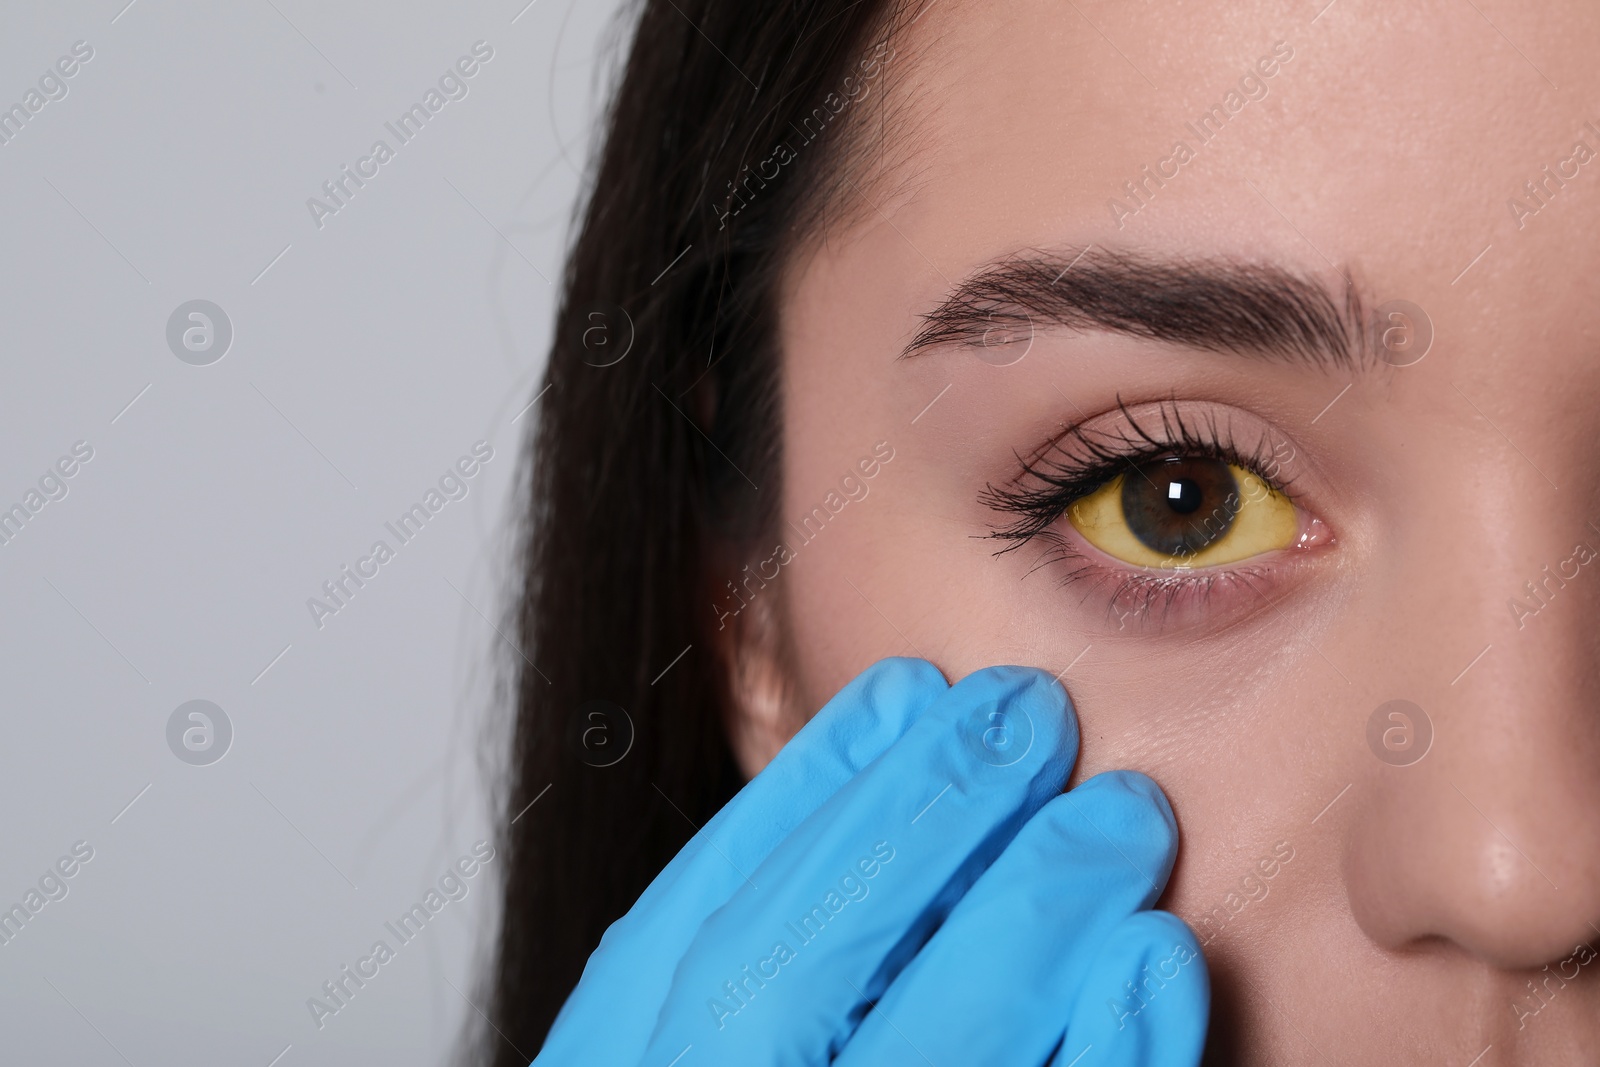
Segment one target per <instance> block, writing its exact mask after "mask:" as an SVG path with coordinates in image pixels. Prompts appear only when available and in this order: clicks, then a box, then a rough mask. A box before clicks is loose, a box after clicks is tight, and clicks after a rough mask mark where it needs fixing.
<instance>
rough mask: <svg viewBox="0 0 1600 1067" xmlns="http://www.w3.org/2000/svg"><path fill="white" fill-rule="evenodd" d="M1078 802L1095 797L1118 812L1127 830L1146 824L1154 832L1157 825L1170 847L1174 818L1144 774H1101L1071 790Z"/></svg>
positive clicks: (1174, 834)
mask: <svg viewBox="0 0 1600 1067" xmlns="http://www.w3.org/2000/svg"><path fill="white" fill-rule="evenodd" d="M1072 793H1073V795H1075V796H1078V797H1080V798H1082V799H1088V798H1095V799H1096V800H1097V801H1100V800H1101V798H1103V801H1104V802H1105V803H1107V804H1108V806H1110V807H1113V808H1114V809H1115V810H1117V811H1119V812H1120V813H1122V816H1123V818H1124V819H1126V820H1127V822H1128V824H1129V825H1130V827H1132V826H1136V825H1139V824H1149V828H1150V829H1152V830H1153V829H1156V823H1159V827H1160V829H1161V830H1162V831H1163V832H1164V834H1165V836H1167V837H1170V838H1171V839H1172V840H1173V842H1174V844H1175V843H1176V842H1177V837H1178V819H1177V816H1176V815H1174V814H1173V811H1172V804H1171V802H1169V801H1168V800H1167V795H1166V793H1165V792H1163V791H1162V789H1161V787H1160V786H1159V785H1157V784H1156V782H1155V779H1153V778H1151V777H1150V776H1149V775H1148V774H1144V773H1142V772H1140V771H1133V770H1114V771H1101V772H1100V773H1099V774H1097V775H1095V776H1094V777H1092V778H1089V779H1087V780H1086V781H1084V782H1082V783H1081V784H1079V785H1078V786H1077V787H1076V788H1075V789H1073V790H1072Z"/></svg>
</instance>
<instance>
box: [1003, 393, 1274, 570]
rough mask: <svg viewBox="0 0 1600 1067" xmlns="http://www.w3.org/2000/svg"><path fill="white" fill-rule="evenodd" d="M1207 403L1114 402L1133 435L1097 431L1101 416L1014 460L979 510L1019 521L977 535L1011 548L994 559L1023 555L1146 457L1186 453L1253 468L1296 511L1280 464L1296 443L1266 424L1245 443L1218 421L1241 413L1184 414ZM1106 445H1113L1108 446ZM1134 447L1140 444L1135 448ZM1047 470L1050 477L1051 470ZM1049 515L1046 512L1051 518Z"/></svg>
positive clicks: (1210, 410)
mask: <svg viewBox="0 0 1600 1067" xmlns="http://www.w3.org/2000/svg"><path fill="white" fill-rule="evenodd" d="M1206 403H1207V402H1206V401H1198V400H1180V399H1178V398H1176V397H1170V398H1167V399H1165V400H1161V401H1158V402H1155V403H1154V405H1145V404H1138V405H1134V406H1133V407H1132V408H1130V406H1129V405H1128V404H1126V403H1124V402H1123V400H1122V398H1121V397H1120V396H1119V397H1118V398H1117V408H1116V410H1117V411H1118V412H1120V413H1121V414H1122V416H1123V420H1124V423H1125V424H1126V426H1127V427H1131V428H1132V429H1131V431H1129V430H1127V429H1124V428H1122V427H1119V428H1118V430H1117V431H1115V432H1112V431H1106V430H1099V429H1096V428H1095V424H1096V423H1097V422H1099V421H1100V420H1101V419H1103V418H1104V417H1105V416H1106V415H1109V414H1111V412H1104V413H1102V414H1100V415H1093V416H1089V417H1087V418H1084V419H1080V420H1079V421H1077V422H1076V423H1073V424H1071V425H1069V426H1067V427H1066V428H1065V429H1063V430H1061V431H1060V432H1058V433H1056V434H1055V435H1054V436H1053V437H1052V438H1051V439H1050V440H1049V441H1047V442H1046V443H1045V444H1044V445H1042V446H1040V447H1039V448H1037V449H1035V450H1033V451H1032V452H1030V453H1028V455H1027V456H1026V457H1024V456H1023V455H1021V454H1018V455H1017V461H1018V463H1019V465H1020V467H1021V469H1020V470H1019V471H1018V472H1017V474H1016V475H1014V476H1013V477H1012V478H1011V479H1009V480H1008V481H1007V482H1005V483H1003V484H1002V485H1000V486H996V485H994V484H993V483H990V484H989V485H987V486H986V487H985V489H984V491H983V492H982V493H981V494H980V496H979V501H980V503H983V504H985V505H987V506H988V507H989V508H991V509H992V510H996V511H1001V512H1010V513H1011V514H1013V515H1015V516H1016V519H1015V520H1014V521H1013V522H1011V523H1010V524H1008V525H1006V526H1004V527H991V532H990V533H988V534H987V535H981V536H987V537H992V538H999V539H1003V540H1007V541H1009V542H1011V543H1010V544H1008V545H1006V546H1004V547H1003V548H1001V549H999V550H998V551H997V553H996V554H997V555H998V554H1002V553H1005V552H1010V551H1012V550H1014V549H1016V548H1020V547H1022V546H1023V545H1024V544H1027V543H1028V542H1029V541H1031V540H1033V539H1034V538H1035V537H1037V536H1039V535H1041V534H1043V533H1044V532H1045V531H1047V530H1048V529H1049V528H1050V526H1052V525H1053V524H1054V523H1055V522H1056V521H1057V520H1058V519H1059V518H1060V516H1061V515H1062V514H1065V511H1066V508H1067V507H1068V506H1070V504H1071V502H1072V501H1074V500H1077V499H1081V498H1082V497H1083V496H1085V495H1087V494H1088V493H1089V492H1092V491H1093V490H1094V489H1095V488H1098V487H1100V486H1103V485H1105V484H1106V483H1107V482H1109V481H1111V480H1112V479H1113V478H1115V477H1116V476H1117V475H1118V474H1121V473H1125V472H1126V470H1127V469H1129V468H1130V467H1132V466H1133V465H1134V464H1136V463H1138V462H1140V461H1141V460H1143V459H1145V458H1150V457H1154V456H1158V455H1162V454H1175V453H1182V452H1184V451H1185V449H1186V448H1187V449H1188V450H1189V451H1188V453H1187V454H1193V453H1194V451H1196V450H1198V451H1200V452H1209V453H1210V454H1214V455H1218V456H1219V457H1221V458H1225V459H1227V460H1228V461H1229V462H1235V463H1238V464H1240V465H1241V466H1245V467H1247V468H1249V469H1251V470H1252V471H1253V472H1254V473H1256V474H1257V475H1258V476H1260V477H1262V478H1263V480H1265V481H1266V482H1267V483H1268V484H1269V485H1270V486H1271V487H1272V488H1274V489H1276V490H1278V491H1279V492H1281V493H1283V495H1284V496H1286V497H1288V498H1289V500H1290V502H1291V503H1294V504H1295V505H1296V506H1297V507H1298V506H1301V505H1302V500H1303V494H1302V493H1301V492H1300V491H1299V490H1298V489H1296V488H1295V486H1294V483H1295V482H1296V481H1297V479H1298V473H1297V474H1295V475H1292V476H1289V477H1284V476H1283V475H1282V471H1281V467H1282V465H1283V464H1284V463H1287V462H1291V461H1293V460H1294V459H1296V458H1298V456H1299V449H1298V447H1297V446H1296V445H1295V444H1294V442H1292V441H1291V440H1289V438H1288V437H1287V436H1286V435H1284V434H1282V433H1281V431H1278V430H1276V428H1275V427H1273V426H1272V425H1271V424H1270V423H1268V422H1266V421H1265V420H1260V433H1259V434H1257V435H1255V437H1254V439H1253V443H1250V444H1244V443H1242V442H1241V440H1240V435H1239V434H1237V433H1235V431H1234V427H1233V425H1232V422H1231V421H1229V422H1219V421H1218V415H1219V414H1227V415H1229V416H1230V418H1231V416H1232V415H1233V414H1234V413H1241V414H1242V412H1239V409H1232V410H1230V411H1225V412H1219V411H1217V410H1216V409H1215V408H1205V407H1201V408H1200V409H1199V411H1197V412H1195V413H1194V414H1193V415H1189V414H1186V409H1188V408H1193V407H1195V406H1196V405H1204V404H1206ZM1225 407H1226V406H1225ZM1135 409H1137V410H1135ZM1152 410H1153V411H1154V412H1155V413H1156V414H1157V415H1158V416H1159V420H1160V432H1159V433H1153V432H1151V431H1149V430H1146V429H1145V427H1144V425H1143V424H1142V423H1141V422H1140V419H1141V417H1143V418H1145V419H1147V420H1148V418H1149V416H1150V414H1151V411H1152ZM1141 412H1142V414H1141ZM1186 419H1187V420H1188V421H1186ZM1196 426H1202V427H1203V431H1202V432H1201V433H1200V434H1199V435H1197V434H1196V433H1195V430H1194V427H1196ZM1108 441H1110V442H1115V443H1116V445H1107V444H1106V442H1108ZM1136 441H1137V442H1139V444H1137V445H1134V444H1133V442H1136ZM1068 442H1076V443H1077V444H1078V445H1079V446H1080V447H1081V448H1082V449H1084V450H1085V451H1086V452H1087V454H1088V455H1089V456H1090V457H1093V458H1092V459H1086V458H1084V456H1083V455H1081V454H1079V455H1075V454H1074V453H1073V452H1071V451H1069V450H1068V447H1067V444H1066V443H1068ZM1285 445H1287V446H1288V448H1289V450H1290V454H1289V455H1288V456H1287V457H1282V458H1278V457H1279V449H1280V447H1282V446H1285ZM1124 446H1125V447H1124ZM1053 457H1055V458H1053ZM1275 458H1278V462H1277V464H1275V466H1277V467H1279V468H1280V469H1278V470H1271V471H1269V470H1264V469H1262V468H1263V467H1266V466H1269V465H1274V464H1269V462H1268V461H1269V460H1273V459H1275ZM1052 466H1053V467H1054V471H1053V472H1052V470H1051V469H1050V468H1051V467H1052ZM1030 482H1031V483H1032V484H1031V485H1030V484H1029V483H1030ZM1073 483H1076V485H1074V484H1073ZM1074 490H1076V492H1075V494H1074V495H1073V496H1072V497H1071V499H1070V500H1064V499H1062V498H1063V495H1064V494H1066V493H1069V492H1074ZM1047 509H1048V511H1049V512H1050V514H1048V515H1047V514H1046V510H1047Z"/></svg>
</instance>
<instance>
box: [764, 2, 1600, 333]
mask: <svg viewBox="0 0 1600 1067" xmlns="http://www.w3.org/2000/svg"><path fill="white" fill-rule="evenodd" d="M919 2H923V0H919ZM1491 20H1493V21H1491ZM1597 43H1600V5H1592V4H1580V3H1556V4H1551V5H1531V4H1514V3H1501V4H1498V5H1484V4H1479V5H1477V7H1474V5H1473V4H1471V3H1466V2H1459V3H1435V2H1426V3H1421V4H1416V5H1405V6H1404V7H1403V8H1396V7H1394V6H1392V5H1384V6H1381V7H1380V5H1377V4H1375V3H1370V2H1367V0H1335V2H1334V3H1333V4H1331V5H1327V6H1324V0H1314V2H1312V3H1306V4H1293V5H1284V4H1270V5H1269V4H1264V3H1226V4H1224V3H1180V4H1160V5H1157V4H1148V3H1147V4H1126V3H1118V4H1112V3H1103V2H1091V0H1003V2H998V0H983V2H967V0H933V3H931V4H928V5H927V6H926V7H924V8H923V10H922V13H921V14H920V15H918V16H917V18H916V21H915V22H914V23H912V24H911V25H910V26H909V27H908V28H906V29H905V30H904V31H903V32H902V33H901V34H900V35H899V36H898V37H897V38H896V55H895V58H894V60H893V68H892V73H891V76H890V78H888V79H887V80H886V82H885V90H886V92H887V94H888V100H889V103H890V107H889V109H888V111H887V114H888V115H889V116H890V123H891V127H892V131H893V132H892V134H891V136H892V137H893V138H896V139H899V140H900V142H901V144H900V145H899V146H897V148H895V149H892V150H886V151H885V158H886V159H889V160H891V161H892V162H891V163H890V170H889V172H888V173H887V174H884V175H880V176H878V178H877V180H874V181H872V182H871V183H870V184H868V185H865V186H864V188H863V192H864V194H865V196H866V197H867V199H869V200H870V201H871V203H870V204H869V205H868V207H867V209H866V210H864V211H860V212H858V213H855V214H853V216H852V219H853V223H852V230H851V239H850V240H839V239H838V237H839V235H837V234H835V235H830V240H829V241H828V242H826V243H824V244H822V245H820V246H819V247H818V249H817V250H815V251H814V252H813V253H812V255H811V256H809V257H808V258H807V259H806V260H805V261H804V268H803V269H802V270H801V271H798V272H796V274H795V275H792V277H798V278H800V279H803V281H802V282H801V288H805V287H806V285H808V284H809V286H810V287H811V288H812V289H813V290H815V289H816V288H818V287H822V288H824V289H829V290H832V292H831V293H830V294H829V296H828V297H827V298H828V299H830V300H833V299H839V298H842V297H843V296H845V294H847V293H854V294H857V295H858V296H859V295H860V294H862V293H863V292H865V291H870V292H872V293H873V294H874V295H875V296H876V297H878V298H879V299H878V300H876V301H875V303H877V305H878V306H879V307H881V308H890V309H895V310H899V309H904V310H905V312H906V315H905V316H904V317H903V318H902V319H901V321H897V322H896V323H895V324H894V327H893V330H894V332H896V333H897V334H904V335H905V336H909V335H911V334H912V333H914V332H915V322H914V321H913V320H914V314H915V312H916V311H918V310H921V309H925V308H926V307H928V306H931V305H932V304H933V303H936V302H937V299H938V297H939V295H940V294H941V293H942V292H944V291H947V290H948V289H949V287H950V286H951V284H953V283H954V282H957V281H959V280H960V278H961V277H962V276H963V275H964V274H966V273H968V272H969V271H970V270H972V269H974V268H975V267H977V266H979V265H980V264H982V263H983V262H986V261H987V260H988V259H990V258H993V257H995V256H998V255H1002V254H1005V253H1007V252H1011V251H1015V250H1017V249H1019V248H1027V247H1035V246H1040V245H1045V246H1049V245H1062V244H1064V245H1075V246H1077V247H1082V246H1083V245H1084V244H1087V243H1091V242H1092V243H1096V244H1101V245H1106V246H1111V247H1132V248H1159V249H1162V250H1164V251H1172V252H1189V253H1196V254H1206V255H1238V256H1241V257H1243V258H1253V259H1262V258H1270V259H1273V260H1276V261H1279V262H1283V263H1285V264H1290V265H1294V266H1296V267H1301V268H1304V269H1306V270H1309V271H1321V272H1326V273H1328V274H1329V275H1330V276H1334V277H1336V276H1337V272H1340V271H1345V270H1348V271H1350V272H1351V273H1352V275H1353V276H1354V277H1356V278H1357V279H1358V280H1359V281H1361V282H1362V283H1363V284H1364V285H1366V286H1369V287H1370V289H1371V292H1372V296H1373V297H1374V299H1375V300H1377V301H1383V300H1386V299H1395V298H1404V299H1408V300H1411V301H1413V302H1415V303H1417V304H1419V305H1421V306H1423V307H1424V308H1425V309H1426V310H1428V311H1429V312H1430V314H1433V315H1434V316H1435V317H1436V318H1440V317H1442V318H1444V319H1447V320H1452V321H1457V322H1459V323H1460V325H1461V326H1462V328H1463V329H1471V330H1473V331H1480V330H1483V329H1488V330H1501V331H1504V332H1503V334H1497V335H1496V336H1503V337H1512V338H1514V337H1517V336H1519V334H1520V331H1521V330H1522V329H1523V327H1524V325H1525V321H1526V318H1527V316H1528V315H1529V314H1530V313H1531V311H1532V310H1533V309H1538V310H1539V312H1540V313H1541V314H1543V315H1545V316H1550V315H1552V314H1554V315H1558V316H1566V315H1568V314H1570V316H1572V317H1573V318H1570V319H1568V321H1569V322H1570V323H1571V325H1573V326H1574V327H1577V326H1580V325H1581V323H1580V322H1579V319H1583V318H1584V317H1593V316H1592V313H1590V312H1588V311H1587V310H1586V308H1587V307H1588V305H1590V304H1591V303H1592V301H1590V300H1588V299H1587V296H1588V295H1589V294H1588V290H1589V286H1586V285H1585V284H1584V283H1583V280H1582V279H1583V278H1584V277H1585V276H1587V277H1593V269H1594V267H1595V265H1596V262H1595V260H1596V256H1597V255H1600V252H1597V250H1596V245H1595V242H1593V241H1592V240H1591V239H1590V235H1592V234H1593V233H1594V232H1595V226H1596V223H1597V222H1600V156H1597V157H1596V158H1591V157H1590V153H1591V152H1592V153H1600V108H1594V109H1590V108H1588V107H1587V106H1586V104H1585V101H1587V100H1593V99H1595V96H1596V94H1595V90H1596V89H1597V88H1600V74H1597V70H1600V68H1597V67H1596V65H1595V64H1593V63H1592V61H1591V59H1590V56H1591V55H1592V49H1593V47H1594V45H1595V44H1597ZM1591 120H1593V125H1589V123H1590V122H1591ZM1529 183H1533V185H1532V186H1531V187H1530V185H1529ZM885 268H888V269H887V270H885ZM863 286H865V287H866V289H865V290H864V289H863ZM1514 321H1515V322H1516V329H1515V330H1513V329H1511V325H1512V323H1513V322H1514ZM886 340H887V338H886Z"/></svg>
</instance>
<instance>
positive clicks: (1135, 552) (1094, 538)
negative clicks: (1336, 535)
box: [1067, 463, 1300, 570]
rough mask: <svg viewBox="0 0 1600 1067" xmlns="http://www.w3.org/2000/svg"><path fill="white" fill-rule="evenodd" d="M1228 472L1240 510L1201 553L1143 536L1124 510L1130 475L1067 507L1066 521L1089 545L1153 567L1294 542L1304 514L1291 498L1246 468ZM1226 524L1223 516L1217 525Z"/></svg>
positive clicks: (1199, 563)
mask: <svg viewBox="0 0 1600 1067" xmlns="http://www.w3.org/2000/svg"><path fill="white" fill-rule="evenodd" d="M1228 470H1229V471H1230V472H1232V474H1233V477H1234V481H1235V482H1237V484H1238V487H1239V488H1238V510H1237V511H1236V512H1235V513H1234V515H1233V523H1232V525H1231V526H1230V527H1228V529H1227V531H1226V532H1225V533H1223V534H1222V535H1221V536H1220V537H1218V538H1217V539H1216V540H1214V541H1211V542H1210V543H1209V544H1207V545H1206V546H1205V547H1203V548H1201V549H1200V550H1199V551H1197V552H1193V553H1190V554H1186V555H1178V556H1175V555H1171V554H1167V553H1163V552H1159V551H1157V550H1155V549H1153V548H1151V547H1150V546H1149V545H1147V544H1145V543H1144V541H1142V540H1140V539H1139V537H1138V536H1137V535H1136V534H1135V533H1134V532H1133V530H1131V529H1130V528H1129V526H1128V521H1127V517H1126V516H1125V515H1124V514H1123V508H1122V487H1123V479H1124V478H1126V477H1128V476H1127V475H1118V476H1117V477H1116V478H1114V479H1113V480H1112V481H1110V482H1109V483H1107V484H1106V485H1104V486H1102V487H1100V488H1099V489H1097V490H1095V491H1094V492H1093V493H1090V494H1089V495H1088V496H1086V497H1084V498H1083V499H1082V500H1079V501H1078V502H1077V503H1075V504H1073V505H1072V507H1070V508H1068V509H1067V521H1069V522H1070V523H1072V526H1073V528H1074V529H1075V530H1077V531H1078V532H1079V533H1081V534H1082V535H1083V536H1084V539H1085V540H1087V541H1088V542H1089V543H1090V544H1091V545H1093V546H1094V547H1096V548H1098V549H1099V550H1100V551H1102V552H1104V553H1106V554H1107V555H1109V556H1111V557H1113V558H1114V559H1117V560H1120V561H1121V562H1123V563H1128V564H1131V565H1133V566H1136V567H1148V568H1151V569H1153V570H1194V569H1198V568H1201V567H1217V566H1222V565H1224V564H1228V563H1237V562H1239V561H1240V560H1244V559H1249V558H1251V557H1252V556H1259V555H1261V554H1262V553H1264V552H1271V551H1273V550H1274V549H1279V548H1287V547H1288V546H1289V545H1292V544H1293V543H1294V542H1295V539H1296V537H1297V536H1298V534H1299V530H1300V514H1299V512H1298V510H1297V509H1296V508H1295V506H1294V504H1293V503H1291V502H1290V501H1289V498H1288V497H1286V496H1284V495H1283V494H1282V493H1280V492H1278V491H1277V490H1276V489H1273V488H1272V487H1271V486H1269V485H1268V484H1267V483H1266V482H1264V481H1262V480H1261V478H1260V477H1259V476H1257V475H1256V474H1253V473H1252V472H1250V471H1248V470H1246V469H1244V468H1243V467H1239V466H1235V465H1234V464H1231V463H1230V464H1229V465H1228ZM1204 521H1205V517H1204V516H1201V517H1200V518H1198V519H1196V522H1197V524H1200V525H1202V526H1203V524H1204ZM1214 521H1215V520H1214ZM1224 524H1225V517H1224V520H1223V521H1219V522H1218V524H1217V528H1220V527H1221V526H1222V525H1224Z"/></svg>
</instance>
